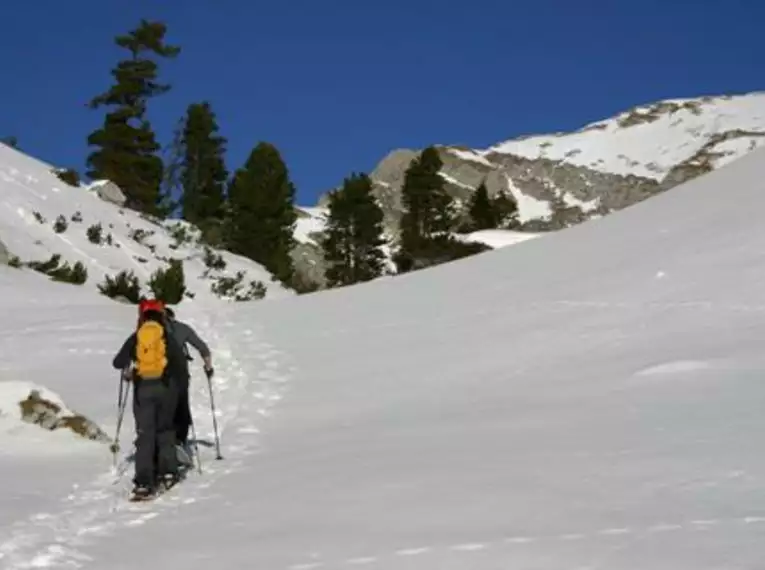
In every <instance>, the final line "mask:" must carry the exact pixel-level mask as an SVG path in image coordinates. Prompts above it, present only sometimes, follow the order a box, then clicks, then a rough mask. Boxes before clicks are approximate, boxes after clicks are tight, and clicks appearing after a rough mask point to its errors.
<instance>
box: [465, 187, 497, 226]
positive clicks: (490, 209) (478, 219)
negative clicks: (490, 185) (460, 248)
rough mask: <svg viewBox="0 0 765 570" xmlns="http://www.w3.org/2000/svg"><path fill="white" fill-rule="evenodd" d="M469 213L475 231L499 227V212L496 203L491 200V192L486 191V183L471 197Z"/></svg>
mask: <svg viewBox="0 0 765 570" xmlns="http://www.w3.org/2000/svg"><path fill="white" fill-rule="evenodd" d="M468 213H469V215H470V221H471V229H472V230H473V231H480V230H489V229H494V228H496V227H497V222H498V220H497V211H496V209H495V208H494V203H493V202H492V200H491V199H490V198H489V191H488V190H487V189H486V184H485V183H483V182H482V183H481V185H480V186H478V188H476V190H475V192H474V193H473V195H472V196H471V199H470V207H469V208H468Z"/></svg>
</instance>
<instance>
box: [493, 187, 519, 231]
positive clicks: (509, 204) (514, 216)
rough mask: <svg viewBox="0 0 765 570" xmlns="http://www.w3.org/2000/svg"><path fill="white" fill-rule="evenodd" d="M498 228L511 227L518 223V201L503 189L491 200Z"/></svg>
mask: <svg viewBox="0 0 765 570" xmlns="http://www.w3.org/2000/svg"><path fill="white" fill-rule="evenodd" d="M491 205H492V208H493V209H494V212H495V215H496V218H497V226H496V227H498V228H506V229H507V228H513V227H516V225H517V224H518V203H517V202H516V201H515V198H513V197H512V196H511V195H509V194H508V193H507V192H505V191H504V190H503V191H501V192H500V193H499V194H497V195H496V196H494V199H493V200H492V201H491Z"/></svg>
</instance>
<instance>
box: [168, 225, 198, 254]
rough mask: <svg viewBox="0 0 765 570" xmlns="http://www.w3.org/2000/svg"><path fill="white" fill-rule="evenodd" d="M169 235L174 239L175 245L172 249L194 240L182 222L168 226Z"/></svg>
mask: <svg viewBox="0 0 765 570" xmlns="http://www.w3.org/2000/svg"><path fill="white" fill-rule="evenodd" d="M170 236H172V238H173V239H174V240H175V247H174V248H173V249H177V248H178V247H179V246H181V245H183V244H186V243H191V242H192V241H193V240H194V236H193V235H192V234H191V232H190V231H189V229H188V228H187V227H186V226H185V225H184V224H175V225H174V226H173V227H172V228H170Z"/></svg>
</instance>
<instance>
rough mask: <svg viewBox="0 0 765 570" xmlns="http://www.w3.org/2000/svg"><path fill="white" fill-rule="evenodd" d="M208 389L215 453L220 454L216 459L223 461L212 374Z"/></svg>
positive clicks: (208, 379)
mask: <svg viewBox="0 0 765 570" xmlns="http://www.w3.org/2000/svg"><path fill="white" fill-rule="evenodd" d="M207 387H208V388H209V390H210V411H211V412H212V419H213V429H214V430H215V451H216V453H217V454H218V455H217V456H216V457H215V459H218V460H220V459H223V456H222V455H221V454H220V436H218V415H217V414H216V413H215V398H214V397H213V388H212V373H210V374H208V375H207Z"/></svg>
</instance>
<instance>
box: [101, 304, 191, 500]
mask: <svg viewBox="0 0 765 570" xmlns="http://www.w3.org/2000/svg"><path fill="white" fill-rule="evenodd" d="M163 310H164V306H163V304H162V303H161V302H158V301H151V300H148V301H142V302H141V303H140V305H139V320H138V329H137V330H136V332H134V333H133V334H131V335H130V336H129V337H128V338H127V340H126V341H125V343H124V344H123V345H122V348H121V349H120V351H119V352H118V353H117V355H116V356H115V357H114V360H113V361H112V366H114V368H116V369H121V370H123V371H126V372H127V371H128V369H129V368H130V367H131V365H133V363H136V368H134V369H133V371H132V373H126V376H127V377H128V378H129V379H132V381H133V415H134V417H135V425H136V432H137V437H136V453H135V477H134V479H133V482H134V484H135V490H134V494H135V495H137V496H150V495H152V494H153V493H154V492H155V491H156V489H157V482H158V481H160V482H161V483H163V484H164V485H165V486H166V487H170V486H172V485H174V484H175V483H176V482H177V481H178V461H177V457H176V454H175V432H174V429H173V418H174V416H175V410H176V406H177V403H178V393H179V389H178V386H179V384H183V383H188V377H189V370H188V364H187V362H186V358H185V356H184V354H183V350H182V349H181V347H180V345H179V344H178V342H177V341H176V340H175V338H173V336H172V335H170V334H166V333H167V329H166V328H165V326H164V324H163V323H164V315H163ZM147 323H158V324H159V325H161V326H162V330H164V332H165V334H164V341H165V353H164V354H165V358H166V366H165V367H164V370H162V371H161V372H159V373H158V374H157V376H156V377H153V376H152V377H150V376H149V375H148V374H146V373H145V372H142V370H143V369H142V367H141V358H140V357H141V355H139V354H138V346H139V335H142V334H143V332H142V329H141V327H142V326H143V325H144V324H147ZM142 374H143V375H142ZM155 452H156V459H157V462H156V471H155V461H154V459H155Z"/></svg>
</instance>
